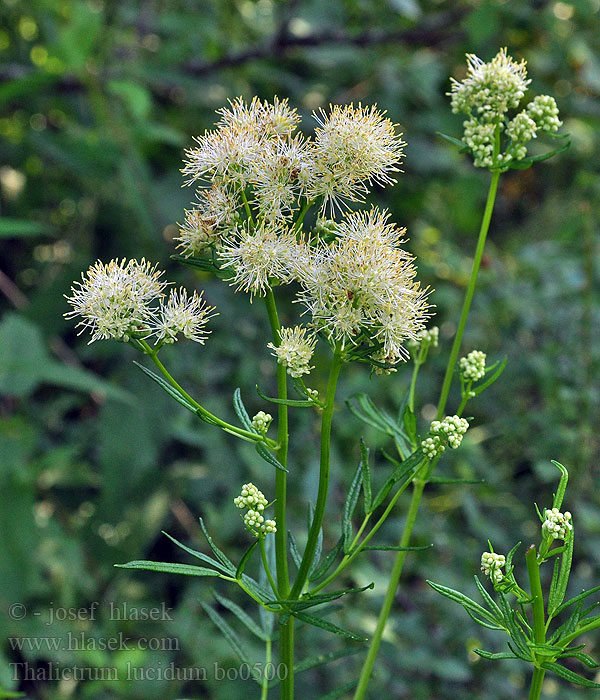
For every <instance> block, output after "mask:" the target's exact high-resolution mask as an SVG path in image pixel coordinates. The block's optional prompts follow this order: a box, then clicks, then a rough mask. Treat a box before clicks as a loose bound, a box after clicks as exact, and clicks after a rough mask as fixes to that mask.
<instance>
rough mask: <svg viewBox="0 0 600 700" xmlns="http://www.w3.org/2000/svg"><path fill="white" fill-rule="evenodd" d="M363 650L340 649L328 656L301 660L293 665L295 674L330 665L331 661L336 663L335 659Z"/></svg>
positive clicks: (361, 648)
mask: <svg viewBox="0 0 600 700" xmlns="http://www.w3.org/2000/svg"><path fill="white" fill-rule="evenodd" d="M363 650H364V647H360V646H353V647H350V648H348V649H340V650H338V651H332V652H330V653H329V654H317V655H316V656H310V657H309V658H307V659H303V660H302V661H300V662H298V663H297V664H295V665H294V672H295V673H302V671H308V670H309V669H311V668H316V667H317V666H324V665H325V664H328V663H331V662H332V661H337V659H343V658H344V657H346V656H353V655H354V654H359V653H360V652H361V651H363Z"/></svg>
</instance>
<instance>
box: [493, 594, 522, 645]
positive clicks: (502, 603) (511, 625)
mask: <svg viewBox="0 0 600 700" xmlns="http://www.w3.org/2000/svg"><path fill="white" fill-rule="evenodd" d="M498 599H499V607H500V609H501V610H502V620H503V623H504V626H505V627H506V629H507V630H508V633H509V634H510V636H511V638H512V641H513V644H515V645H516V647H517V648H518V649H519V650H520V651H521V653H523V654H528V653H529V649H528V644H530V640H529V639H528V638H527V636H526V634H525V632H524V631H523V628H522V627H521V625H520V624H519V623H518V622H517V620H516V619H515V612H514V610H513V609H512V608H511V607H510V605H509V603H508V600H507V598H506V596H505V595H504V594H503V593H502V592H499V593H498Z"/></svg>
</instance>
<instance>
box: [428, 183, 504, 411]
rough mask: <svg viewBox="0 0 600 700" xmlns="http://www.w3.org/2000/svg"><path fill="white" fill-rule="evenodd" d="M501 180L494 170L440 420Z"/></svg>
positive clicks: (445, 378) (446, 400)
mask: <svg viewBox="0 0 600 700" xmlns="http://www.w3.org/2000/svg"><path fill="white" fill-rule="evenodd" d="M499 179H500V171H499V170H494V171H493V172H492V181H491V182H490V188H489V190H488V196H487V201H486V203H485V209H484V212H483V219H482V220H481V228H480V229H479V238H478V239H477V247H476V248H475V257H474V258H473V267H472V268H471V277H470V278H469V285H468V287H467V291H466V293H465V299H464V301H463V306H462V311H461V313H460V320H459V322H458V329H457V331H456V335H455V336H454V342H453V343H452V350H451V351H450V358H449V360H448V366H447V367H446V374H445V376H444V383H443V384H442V391H441V394H440V400H439V401H438V408H437V419H438V420H441V418H442V417H443V415H444V411H445V410H446V403H447V402H448V394H449V393H450V385H451V384H452V377H453V375H454V368H455V367H456V361H457V360H458V353H459V352H460V346H461V343H462V339H463V334H464V332H465V326H466V325H467V318H468V317H469V311H470V310H471V302H472V301H473V294H474V292H475V284H476V283H477V274H478V272H479V266H480V265H481V258H482V257H483V249H484V247H485V240H486V238H487V234H488V230H489V227H490V221H491V218H492V212H493V210H494V202H495V201H496V192H497V190H498V180H499Z"/></svg>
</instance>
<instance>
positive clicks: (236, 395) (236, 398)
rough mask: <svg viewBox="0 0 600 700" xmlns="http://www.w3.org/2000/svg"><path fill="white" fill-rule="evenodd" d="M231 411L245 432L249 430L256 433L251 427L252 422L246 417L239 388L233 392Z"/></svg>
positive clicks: (246, 413) (246, 412)
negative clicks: (232, 410)
mask: <svg viewBox="0 0 600 700" xmlns="http://www.w3.org/2000/svg"><path fill="white" fill-rule="evenodd" d="M233 409H234V411H235V413H236V415H237V417H238V418H239V419H240V422H241V423H242V425H243V426H244V428H246V430H249V431H250V432H251V433H256V432H257V431H256V430H254V427H253V426H252V420H251V418H250V416H249V415H248V411H246V407H245V406H244V402H243V401H242V392H241V391H240V388H239V387H238V388H237V389H236V390H235V391H234V392H233ZM257 434H258V433H257Z"/></svg>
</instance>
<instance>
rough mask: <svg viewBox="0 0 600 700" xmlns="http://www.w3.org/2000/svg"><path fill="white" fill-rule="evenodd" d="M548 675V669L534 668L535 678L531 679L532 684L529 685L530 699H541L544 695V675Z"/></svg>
mask: <svg viewBox="0 0 600 700" xmlns="http://www.w3.org/2000/svg"><path fill="white" fill-rule="evenodd" d="M545 675H546V670H545V669H543V668H534V669H533V678H532V679H531V686H530V687H529V700H540V697H541V695H542V685H543V683H544V676H545Z"/></svg>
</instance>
